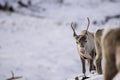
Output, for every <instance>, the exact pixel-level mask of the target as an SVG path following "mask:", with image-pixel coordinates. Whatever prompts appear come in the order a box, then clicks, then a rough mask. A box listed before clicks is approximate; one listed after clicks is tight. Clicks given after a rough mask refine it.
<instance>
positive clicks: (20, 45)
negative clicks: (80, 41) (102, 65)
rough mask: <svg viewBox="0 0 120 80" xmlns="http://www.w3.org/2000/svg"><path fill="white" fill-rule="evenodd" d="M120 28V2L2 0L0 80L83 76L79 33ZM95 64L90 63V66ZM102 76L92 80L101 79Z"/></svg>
mask: <svg viewBox="0 0 120 80" xmlns="http://www.w3.org/2000/svg"><path fill="white" fill-rule="evenodd" d="M87 17H89V19H90V27H89V31H90V32H94V31H96V29H98V28H105V27H117V26H120V0H0V79H1V80H5V79H7V78H9V77H11V76H12V75H11V71H13V72H14V74H15V75H16V76H22V78H21V79H20V80H71V78H74V77H75V76H76V75H80V74H81V73H82V71H81V61H80V59H79V55H78V52H77V49H76V43H75V40H74V38H73V32H72V29H71V27H70V24H71V22H76V23H77V27H76V31H77V33H78V34H79V33H80V31H81V30H84V29H86V27H87V23H88V22H87ZM88 66H89V65H88V64H87V67H88ZM101 79H102V76H99V75H96V77H93V78H91V80H101Z"/></svg>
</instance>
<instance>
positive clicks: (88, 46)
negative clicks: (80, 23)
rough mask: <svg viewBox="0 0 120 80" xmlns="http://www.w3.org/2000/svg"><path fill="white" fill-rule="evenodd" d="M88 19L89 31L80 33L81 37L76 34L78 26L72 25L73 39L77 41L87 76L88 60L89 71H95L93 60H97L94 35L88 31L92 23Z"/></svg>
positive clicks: (83, 68) (83, 69) (83, 70)
mask: <svg viewBox="0 0 120 80" xmlns="http://www.w3.org/2000/svg"><path fill="white" fill-rule="evenodd" d="M87 19H88V25H87V29H86V30H83V31H81V32H80V34H79V35H77V34H76V32H75V29H74V27H76V25H75V24H74V23H71V28H72V30H73V37H74V38H75V40H76V45H77V50H78V53H79V56H80V59H81V62H82V72H83V74H84V76H85V73H86V68H85V60H87V61H88V62H89V64H90V67H89V71H90V72H91V71H92V70H95V66H94V64H93V59H94V58H95V55H96V53H95V45H94V35H93V33H91V32H89V31H88V28H89V25H90V21H89V18H87Z"/></svg>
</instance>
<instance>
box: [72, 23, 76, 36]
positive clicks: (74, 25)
mask: <svg viewBox="0 0 120 80" xmlns="http://www.w3.org/2000/svg"><path fill="white" fill-rule="evenodd" d="M75 27H77V24H76V23H73V22H72V23H71V28H72V30H73V35H74V36H77V34H76V32H75V29H74V28H75Z"/></svg>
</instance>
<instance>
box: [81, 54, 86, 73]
mask: <svg viewBox="0 0 120 80" xmlns="http://www.w3.org/2000/svg"><path fill="white" fill-rule="evenodd" d="M80 59H81V62H82V72H83V74H84V75H85V73H86V69H85V59H84V57H82V56H80Z"/></svg>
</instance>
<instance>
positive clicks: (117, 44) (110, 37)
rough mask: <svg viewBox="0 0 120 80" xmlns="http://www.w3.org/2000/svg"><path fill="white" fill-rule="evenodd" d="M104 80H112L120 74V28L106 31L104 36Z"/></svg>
mask: <svg viewBox="0 0 120 80" xmlns="http://www.w3.org/2000/svg"><path fill="white" fill-rule="evenodd" d="M102 53H103V55H102V57H103V64H104V68H103V75H104V80H112V79H113V77H114V76H115V75H116V74H117V73H118V72H120V27H118V28H114V29H110V30H105V32H104V33H103V36H102Z"/></svg>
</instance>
